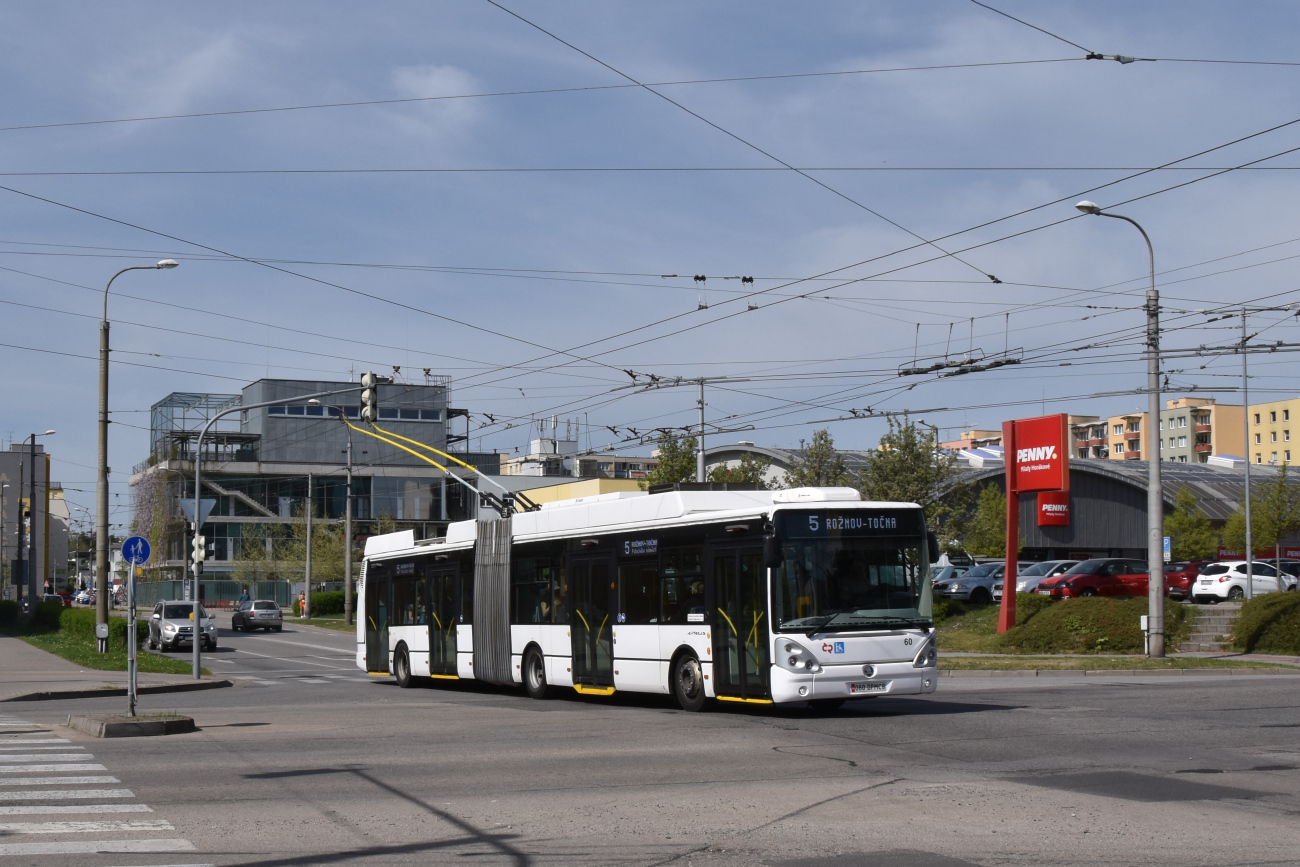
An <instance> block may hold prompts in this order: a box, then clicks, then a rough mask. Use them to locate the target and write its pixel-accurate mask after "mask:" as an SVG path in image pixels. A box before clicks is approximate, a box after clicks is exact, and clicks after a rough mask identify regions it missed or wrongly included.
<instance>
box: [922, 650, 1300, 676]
mask: <svg viewBox="0 0 1300 867" xmlns="http://www.w3.org/2000/svg"><path fill="white" fill-rule="evenodd" d="M939 668H940V669H946V670H948V671H1044V670H1047V671H1103V670H1104V671H1152V670H1158V669H1159V670H1168V669H1179V668H1269V669H1278V668H1283V667H1282V666H1278V665H1276V664H1275V663H1271V662H1256V661H1254V660H1245V659H1205V658H1203V657H1181V656H1180V657H1174V658H1169V659H1149V658H1147V657H1145V656H1134V657H1113V656H1110V657H1095V658H1088V657H1082V658H1080V657H1073V656H1072V657H1064V658H1062V657H1059V656H1017V657H1006V656H999V657H997V658H995V659H978V658H974V657H969V656H957V657H952V656H949V657H945V656H944V655H943V654H940V655H939ZM1295 672H1296V673H1297V674H1300V668H1297V669H1295Z"/></svg>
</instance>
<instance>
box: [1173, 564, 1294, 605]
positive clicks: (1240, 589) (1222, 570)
mask: <svg viewBox="0 0 1300 867" xmlns="http://www.w3.org/2000/svg"><path fill="white" fill-rule="evenodd" d="M1250 574H1251V577H1252V579H1253V580H1252V582H1251V583H1252V590H1253V591H1254V592H1253V593H1252V595H1258V594H1260V593H1272V592H1274V591H1276V590H1277V574H1278V573H1277V570H1276V569H1274V568H1273V567H1272V566H1270V565H1269V564H1268V563H1262V562H1260V561H1258V560H1256V561H1255V562H1254V563H1252V564H1251V569H1250ZM1296 583H1297V582H1296V579H1295V578H1294V577H1293V576H1291V575H1288V574H1286V573H1285V572H1283V573H1282V586H1283V587H1284V588H1285V589H1287V590H1295V588H1296ZM1245 596H1246V561H1245V560H1231V561H1225V562H1222V563H1211V564H1210V565H1209V566H1206V567H1205V568H1204V569H1202V570H1201V574H1200V576H1199V577H1198V578H1197V579H1196V589H1195V590H1194V591H1193V593H1192V597H1193V598H1194V599H1195V600H1196V601H1197V602H1209V603H1211V604H1218V603H1220V602H1222V601H1223V600H1225V599H1229V600H1232V601H1236V600H1238V599H1242V598H1244V597H1245Z"/></svg>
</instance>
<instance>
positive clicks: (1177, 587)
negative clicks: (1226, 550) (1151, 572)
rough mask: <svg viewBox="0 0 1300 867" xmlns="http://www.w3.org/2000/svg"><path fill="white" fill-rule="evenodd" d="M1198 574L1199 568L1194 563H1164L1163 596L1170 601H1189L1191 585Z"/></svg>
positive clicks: (1199, 572)
mask: <svg viewBox="0 0 1300 867" xmlns="http://www.w3.org/2000/svg"><path fill="white" fill-rule="evenodd" d="M1200 574H1201V570H1200V567H1199V566H1197V565H1196V564H1194V563H1190V562H1185V563H1166V564H1165V595H1166V596H1168V597H1169V598H1170V599H1190V598H1191V596H1192V585H1194V584H1195V583H1196V576H1197V575H1200Z"/></svg>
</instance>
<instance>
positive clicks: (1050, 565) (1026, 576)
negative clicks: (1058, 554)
mask: <svg viewBox="0 0 1300 867" xmlns="http://www.w3.org/2000/svg"><path fill="white" fill-rule="evenodd" d="M1079 562H1081V561H1079V560H1042V561H1040V562H1038V563H1030V564H1028V566H1027V567H1026V568H1024V569H1020V570H1017V571H1018V572H1019V573H1020V574H1019V575H1018V576H1017V577H1016V592H1017V593H1033V592H1034V591H1035V590H1037V589H1038V584H1039V582H1041V581H1042V580H1043V579H1045V578H1055V577H1056V576H1057V575H1060V574H1062V573H1063V572H1065V571H1066V570H1067V569H1069V568H1070V567H1072V566H1074V565H1076V564H1077V563H1079ZM993 598H994V599H995V600H998V601H1001V599H1002V585H1001V584H994V585H993Z"/></svg>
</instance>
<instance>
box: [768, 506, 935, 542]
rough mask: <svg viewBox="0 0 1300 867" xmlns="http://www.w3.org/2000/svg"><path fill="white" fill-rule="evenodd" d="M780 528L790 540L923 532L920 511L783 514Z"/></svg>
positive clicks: (824, 511)
mask: <svg viewBox="0 0 1300 867" xmlns="http://www.w3.org/2000/svg"><path fill="white" fill-rule="evenodd" d="M777 522H778V528H779V531H780V533H781V535H782V536H783V537H785V538H787V539H814V538H815V539H820V538H825V537H827V536H832V537H834V536H897V535H914V534H916V533H920V532H922V530H923V529H924V528H923V527H922V526H921V523H922V519H921V512H920V510H919V509H917V510H913V509H908V510H901V509H900V510H898V511H888V512H885V511H879V510H876V509H852V510H849V509H845V510H839V509H818V510H816V511H811V510H810V511H803V510H799V511H785V510H783V511H781V512H778V513H777Z"/></svg>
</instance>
